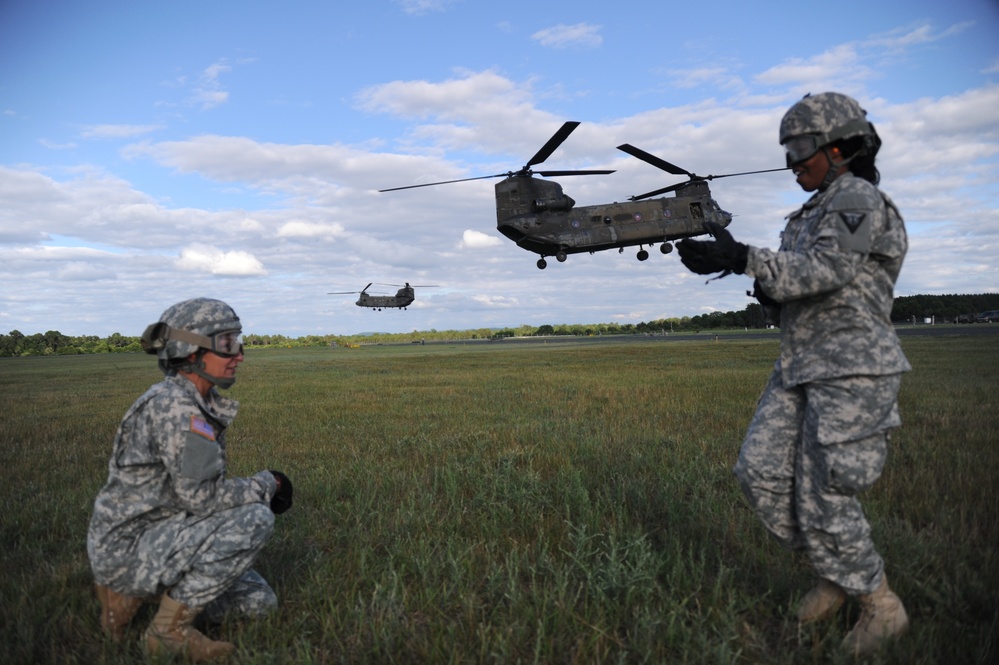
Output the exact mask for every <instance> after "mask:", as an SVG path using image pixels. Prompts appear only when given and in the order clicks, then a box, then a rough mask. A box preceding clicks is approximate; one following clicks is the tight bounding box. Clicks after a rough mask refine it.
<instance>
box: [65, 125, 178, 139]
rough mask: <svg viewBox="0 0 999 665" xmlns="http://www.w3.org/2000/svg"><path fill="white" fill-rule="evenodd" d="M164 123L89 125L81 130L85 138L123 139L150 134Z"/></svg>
mask: <svg viewBox="0 0 999 665" xmlns="http://www.w3.org/2000/svg"><path fill="white" fill-rule="evenodd" d="M163 127H164V125H88V126H86V127H84V128H83V129H82V130H81V131H80V136H82V137H83V138H85V139H122V138H131V137H133V136H141V135H142V134H149V133H150V132H155V131H157V130H159V129H163Z"/></svg>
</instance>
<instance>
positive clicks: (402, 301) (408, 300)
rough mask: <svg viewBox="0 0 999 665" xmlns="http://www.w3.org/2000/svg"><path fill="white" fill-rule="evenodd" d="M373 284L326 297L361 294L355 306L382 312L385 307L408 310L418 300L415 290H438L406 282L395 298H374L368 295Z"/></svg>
mask: <svg viewBox="0 0 999 665" xmlns="http://www.w3.org/2000/svg"><path fill="white" fill-rule="evenodd" d="M372 284H374V282H369V283H368V285H367V286H365V287H364V288H363V289H361V290H360V291H332V292H330V293H327V294H326V295H328V296H334V295H346V294H348V293H359V294H361V295H360V297H359V298H358V299H357V302H355V303H354V304H355V305H357V306H358V307H371V308H373V309H376V310H378V311H381V310H382V308H383V307H389V308H392V307H397V308H399V309H406V308H407V307H409V306H410V305H412V304H413V301H414V300H416V292H415V291H414V289H433V288H437V287H436V286H435V285H432V284H422V285H421V284H417V285H416V286H411V285H410V283H409V282H406V285H405V286H403V287H402V288H400V289H399V290H398V291H396V292H395V295H394V296H372V295H368V289H369V288H371V285H372ZM381 286H399V285H398V284H381Z"/></svg>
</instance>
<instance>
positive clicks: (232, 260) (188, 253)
mask: <svg viewBox="0 0 999 665" xmlns="http://www.w3.org/2000/svg"><path fill="white" fill-rule="evenodd" d="M177 267H178V268H180V269H182V270H195V271H200V272H208V273H211V274H213V275H219V276H228V277H255V276H261V275H266V274H267V271H266V270H265V269H264V266H263V264H262V263H260V261H258V260H257V259H256V258H255V257H254V256H253V255H252V254H250V253H248V252H244V251H240V250H233V251H231V252H223V251H222V250H220V249H217V248H215V247H211V246H206V245H190V246H188V247H185V248H184V249H183V250H182V251H181V253H180V258H179V259H178V260H177Z"/></svg>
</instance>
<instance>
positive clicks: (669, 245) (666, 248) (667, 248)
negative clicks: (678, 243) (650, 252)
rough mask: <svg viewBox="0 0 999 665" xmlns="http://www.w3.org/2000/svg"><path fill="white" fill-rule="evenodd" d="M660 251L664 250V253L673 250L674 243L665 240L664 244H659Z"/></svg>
mask: <svg viewBox="0 0 999 665" xmlns="http://www.w3.org/2000/svg"><path fill="white" fill-rule="evenodd" d="M659 251H660V252H662V253H663V254H669V253H670V252H672V251H673V244H672V243H668V242H664V243H663V244H661V245H659Z"/></svg>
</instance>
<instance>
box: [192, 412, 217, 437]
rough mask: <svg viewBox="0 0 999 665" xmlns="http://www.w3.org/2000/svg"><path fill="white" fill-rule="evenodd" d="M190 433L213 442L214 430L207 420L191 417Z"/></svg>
mask: <svg viewBox="0 0 999 665" xmlns="http://www.w3.org/2000/svg"><path fill="white" fill-rule="evenodd" d="M191 431H192V432H194V433H195V434H200V435H201V436H203V437H205V438H206V439H208V440H209V441H214V440H215V428H213V427H212V426H211V425H210V424H209V423H208V421H207V420H205V419H204V418H201V417H199V416H191Z"/></svg>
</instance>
